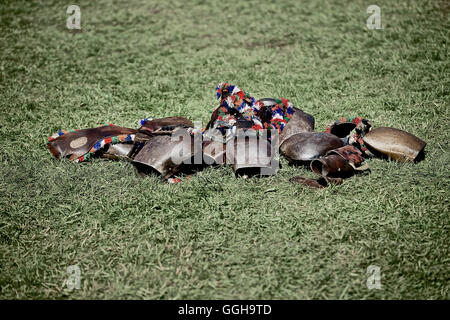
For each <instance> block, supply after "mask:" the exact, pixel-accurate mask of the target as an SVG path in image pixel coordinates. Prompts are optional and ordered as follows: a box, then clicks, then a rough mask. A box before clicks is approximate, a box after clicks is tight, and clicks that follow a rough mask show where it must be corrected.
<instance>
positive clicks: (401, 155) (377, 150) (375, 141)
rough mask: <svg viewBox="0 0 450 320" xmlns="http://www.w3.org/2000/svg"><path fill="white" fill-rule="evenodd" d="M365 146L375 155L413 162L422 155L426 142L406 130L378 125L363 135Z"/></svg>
mask: <svg viewBox="0 0 450 320" xmlns="http://www.w3.org/2000/svg"><path fill="white" fill-rule="evenodd" d="M363 140H364V143H365V144H366V146H367V148H368V149H369V150H370V151H371V152H372V153H374V154H376V155H381V156H385V157H389V158H391V159H393V160H396V161H399V162H414V161H417V160H419V159H420V158H421V156H423V151H424V148H425V146H426V145H427V143H426V142H425V141H423V140H421V139H419V138H418V137H416V136H415V135H413V134H411V133H408V132H406V131H403V130H400V129H395V128H389V127H380V128H375V129H372V130H371V131H370V132H369V133H367V134H366V135H365V136H364V137H363Z"/></svg>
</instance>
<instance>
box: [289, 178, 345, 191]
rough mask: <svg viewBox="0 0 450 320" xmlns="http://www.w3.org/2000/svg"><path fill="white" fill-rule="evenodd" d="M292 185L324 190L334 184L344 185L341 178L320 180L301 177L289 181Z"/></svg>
mask: <svg viewBox="0 0 450 320" xmlns="http://www.w3.org/2000/svg"><path fill="white" fill-rule="evenodd" d="M289 181H290V182H292V183H299V184H303V185H305V186H307V187H309V188H311V189H323V188H326V187H328V186H329V185H330V184H331V183H332V184H342V182H343V180H342V179H341V178H327V177H320V178H319V179H317V180H315V179H310V178H305V177H301V176H297V177H293V178H291V179H290V180H289Z"/></svg>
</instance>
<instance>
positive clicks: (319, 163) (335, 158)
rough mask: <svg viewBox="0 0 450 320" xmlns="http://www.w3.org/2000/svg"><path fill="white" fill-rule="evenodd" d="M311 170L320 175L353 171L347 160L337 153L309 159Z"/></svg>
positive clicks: (337, 174) (338, 174) (345, 173)
mask: <svg viewBox="0 0 450 320" xmlns="http://www.w3.org/2000/svg"><path fill="white" fill-rule="evenodd" d="M310 167H311V170H312V171H313V172H315V173H317V174H319V175H321V176H325V177H333V176H346V175H349V174H351V173H353V167H352V166H350V164H349V163H348V161H347V160H345V159H344V158H342V157H341V156H339V155H337V154H330V155H328V156H326V157H322V158H319V159H315V160H313V161H311V164H310Z"/></svg>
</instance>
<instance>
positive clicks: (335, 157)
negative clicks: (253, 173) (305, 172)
mask: <svg viewBox="0 0 450 320" xmlns="http://www.w3.org/2000/svg"><path fill="white" fill-rule="evenodd" d="M363 163H364V158H363V157H362V152H361V151H360V150H358V149H357V148H356V147H354V146H351V145H346V146H343V147H340V148H338V149H334V150H330V151H328V152H327V154H326V155H325V156H324V157H320V158H318V159H314V160H313V161H311V163H310V168H311V170H312V171H313V172H314V173H317V174H318V175H319V176H320V178H319V179H318V180H313V179H308V178H304V177H294V178H292V179H291V181H292V182H295V183H301V184H304V185H306V186H308V187H310V188H325V187H326V186H328V185H329V183H334V184H341V183H342V181H343V180H342V178H346V177H349V176H351V175H353V174H354V173H355V172H361V171H364V170H368V168H369V167H368V166H367V165H366V164H365V163H364V164H363Z"/></svg>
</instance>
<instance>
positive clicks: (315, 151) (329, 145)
mask: <svg viewBox="0 0 450 320" xmlns="http://www.w3.org/2000/svg"><path fill="white" fill-rule="evenodd" d="M343 145H344V142H342V140H341V139H339V138H338V137H337V136H335V135H332V134H328V133H323V132H301V133H297V134H294V135H292V136H291V137H290V138H288V139H286V140H285V141H284V142H283V144H282V145H281V147H280V152H281V154H282V155H283V156H284V157H286V158H287V159H288V160H289V162H291V163H299V164H305V163H309V162H310V161H311V160H314V159H317V158H319V157H320V156H323V155H325V154H326V153H327V152H328V151H329V150H333V149H336V148H339V147H342V146H343Z"/></svg>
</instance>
